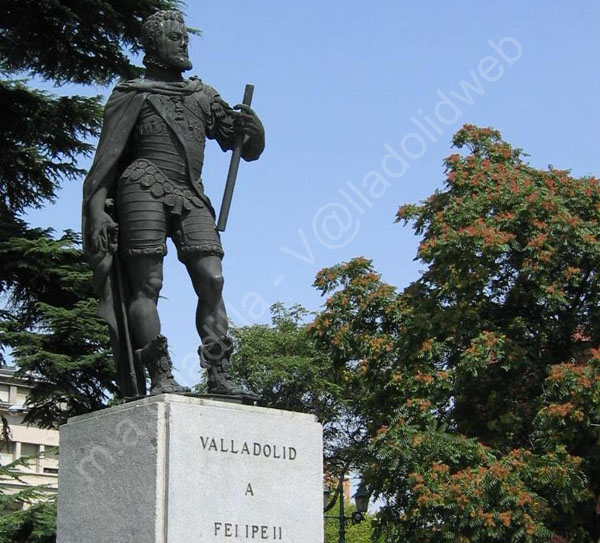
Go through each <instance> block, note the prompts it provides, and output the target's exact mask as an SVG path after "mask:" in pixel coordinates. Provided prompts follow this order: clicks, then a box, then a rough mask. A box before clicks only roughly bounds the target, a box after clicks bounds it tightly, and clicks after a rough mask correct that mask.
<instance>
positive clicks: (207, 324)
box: [185, 254, 229, 343]
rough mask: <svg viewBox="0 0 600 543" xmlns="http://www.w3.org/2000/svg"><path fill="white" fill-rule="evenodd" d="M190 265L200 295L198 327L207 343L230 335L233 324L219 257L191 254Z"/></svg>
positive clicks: (187, 263)
mask: <svg viewBox="0 0 600 543" xmlns="http://www.w3.org/2000/svg"><path fill="white" fill-rule="evenodd" d="M185 264H186V267H187V270H188V273H189V274H190V278H191V280H192V284H193V285H194V290H195V291H196V296H198V306H197V308H196V329H197V330H198V334H199V335H200V338H201V339H202V342H203V343H206V342H207V341H210V340H211V339H218V338H220V337H222V336H226V335H227V331H228V329H229V323H228V321H227V313H226V311H225V304H224V302H223V271H222V267H221V259H220V258H219V257H218V256H212V255H209V256H205V255H202V254H198V255H191V256H189V257H188V258H187V259H186V262H185Z"/></svg>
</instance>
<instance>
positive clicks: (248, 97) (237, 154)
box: [217, 85, 254, 232]
mask: <svg viewBox="0 0 600 543" xmlns="http://www.w3.org/2000/svg"><path fill="white" fill-rule="evenodd" d="M253 94H254V85H246V89H245V91H244V100H243V101H242V104H245V105H247V106H251V105H252V95H253ZM243 145H244V134H240V135H239V136H238V137H237V139H236V142H235V147H234V148H233V155H232V156H231V162H230V164H229V172H227V182H226V183H225V192H224V193H223V202H222V203H221V211H220V212H219V220H218V222H217V230H218V231H219V232H225V227H226V226H227V218H228V217H229V208H230V207H231V199H232V198H233V189H234V188H235V181H236V179H237V174H238V168H239V167H240V158H241V157H242V147H243Z"/></svg>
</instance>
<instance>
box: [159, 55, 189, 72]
mask: <svg viewBox="0 0 600 543" xmlns="http://www.w3.org/2000/svg"><path fill="white" fill-rule="evenodd" d="M162 60H163V62H164V63H165V64H167V65H168V66H169V67H170V68H175V69H177V70H180V71H182V72H186V71H187V70H191V69H192V61H191V60H190V59H189V57H188V56H187V55H186V54H183V53H180V54H172V55H166V56H165V57H162Z"/></svg>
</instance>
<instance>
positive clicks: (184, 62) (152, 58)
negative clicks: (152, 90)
mask: <svg viewBox="0 0 600 543" xmlns="http://www.w3.org/2000/svg"><path fill="white" fill-rule="evenodd" d="M144 64H146V65H154V66H158V67H159V68H163V69H167V70H168V69H172V70H177V71H178V72H185V71H187V70H191V69H192V61H191V60H190V58H189V56H188V54H187V53H184V52H176V53H172V52H167V51H164V50H161V49H160V48H159V49H158V51H155V52H154V54H149V55H146V58H145V59H144Z"/></svg>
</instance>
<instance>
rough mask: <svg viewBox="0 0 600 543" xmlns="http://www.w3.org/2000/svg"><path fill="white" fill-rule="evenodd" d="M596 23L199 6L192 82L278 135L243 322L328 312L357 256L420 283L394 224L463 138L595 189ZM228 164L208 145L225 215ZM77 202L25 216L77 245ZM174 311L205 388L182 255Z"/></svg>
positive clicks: (248, 226)
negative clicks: (334, 286) (248, 96)
mask: <svg viewBox="0 0 600 543" xmlns="http://www.w3.org/2000/svg"><path fill="white" fill-rule="evenodd" d="M599 18H600V3H598V2H597V1H594V0H581V1H577V2H567V1H559V0H550V1H549V0H545V1H542V0H528V1H527V2H524V1H523V0H520V1H516V0H505V1H504V2H491V1H487V2H481V1H476V0H470V1H466V0H454V1H452V2H448V1H442V0H435V1H433V0H431V1H424V0H412V1H399V0H378V1H374V2H364V1H359V0H322V1H320V2H318V1H316V0H312V1H304V2H298V1H293V0H260V1H259V2H248V1H247V0H220V1H219V2H198V1H195V0H192V1H190V2H188V9H187V22H188V24H189V25H190V26H193V27H196V28H200V29H202V31H203V36H202V37H195V36H192V37H191V43H190V57H191V59H192V61H193V63H194V69H193V70H192V72H190V74H195V75H198V76H199V77H201V78H202V79H203V80H204V81H206V82H207V83H209V84H210V85H212V86H213V87H215V88H216V89H218V90H219V91H220V93H221V94H222V96H223V97H224V98H225V99H226V100H227V101H229V102H230V103H231V104H232V105H233V104H235V103H237V102H239V101H241V98H242V94H243V90H244V85H245V84H246V83H253V84H254V85H255V87H256V88H255V93H254V102H253V106H254V108H255V109H256V111H257V113H258V114H259V115H260V116H261V119H262V121H263V123H264V125H265V128H266V132H267V147H266V150H265V152H264V154H263V156H262V157H261V159H260V160H259V161H258V162H254V163H251V164H246V163H242V165H241V166H240V172H239V177H238V183H237V186H236V193H235V194H234V200H233V205H232V209H231V215H230V221H229V224H228V227H227V231H226V232H225V233H224V234H223V236H222V239H223V244H224V246H225V251H226V257H225V260H224V272H225V278H226V283H225V298H226V302H227V304H228V307H229V310H230V317H231V318H232V319H233V320H234V321H235V322H236V323H237V324H248V323H255V322H268V320H269V312H268V307H269V305H271V304H272V303H274V302H276V301H283V302H284V303H286V304H293V303H296V302H299V303H301V304H303V305H304V306H305V307H307V308H308V309H310V310H318V308H319V306H320V305H321V303H322V302H323V300H322V299H321V298H320V297H319V295H318V293H317V292H316V291H315V290H314V289H313V288H312V287H311V284H312V282H313V279H314V276H315V274H316V272H317V271H318V270H319V269H321V268H323V267H325V266H330V265H333V264H336V263H338V262H341V261H345V260H348V259H350V258H352V257H355V256H358V255H362V256H365V257H368V258H371V259H373V260H374V262H375V267H376V269H377V270H378V271H379V272H380V273H382V274H383V278H384V279H385V280H386V281H388V282H390V283H392V284H394V285H396V286H397V287H398V288H404V287H406V286H407V285H408V284H409V283H410V282H411V281H412V280H414V279H416V278H417V277H418V274H419V270H420V264H419V263H417V262H414V260H413V259H414V256H415V252H416V247H417V244H418V239H417V238H415V237H414V236H413V234H412V230H411V229H410V228H409V227H402V226H400V225H397V224H394V222H393V221H394V215H395V212H396V210H397V208H398V207H399V205H401V204H403V203H409V202H418V201H420V200H422V199H424V198H426V197H427V196H428V195H429V194H431V193H432V192H433V191H434V190H435V189H440V188H442V187H443V181H444V175H443V167H442V161H443V159H444V157H446V156H447V155H448V154H450V153H451V150H450V139H451V136H452V134H453V133H454V132H456V130H458V128H460V126H461V125H462V124H464V123H473V124H478V125H482V126H483V125H485V126H493V127H494V128H497V129H499V130H500V131H501V132H502V134H503V136H504V137H505V139H506V140H508V141H509V142H510V143H512V144H513V145H515V146H517V147H521V148H523V149H524V150H525V151H526V152H527V153H529V154H530V162H531V164H533V165H534V166H536V167H547V165H548V164H552V165H554V166H555V167H557V168H570V169H572V172H573V174H574V175H577V176H579V175H581V176H583V175H599V174H600V154H599V153H598V152H597V149H598V128H599V127H600V108H598V104H597V101H598V97H600V70H599V65H600V60H599V59H600V30H599V24H598V23H599ZM69 90H70V89H69ZM56 92H66V89H62V90H61V89H57V90H56ZM82 92H85V93H90V92H92V93H99V94H103V95H105V96H107V95H108V93H109V92H110V89H103V88H96V89H91V90H90V89H86V90H84V91H82ZM229 158H230V154H224V153H222V152H221V151H220V149H219V148H218V145H217V144H216V143H215V142H209V144H208V152H207V157H206V165H205V170H204V174H203V179H204V184H205V187H206V190H207V192H208V195H209V196H210V197H211V199H212V201H213V205H214V206H215V207H216V208H217V209H218V208H219V205H220V201H221V196H222V193H223V186H224V181H225V177H226V173H227V167H228V163H229ZM86 164H87V163H86ZM80 202H81V182H71V183H67V184H65V188H64V190H63V191H62V192H61V194H60V200H59V202H58V203H57V204H56V205H54V206H48V207H46V208H45V209H43V210H41V211H35V212H32V213H30V214H29V215H28V217H27V218H28V220H29V221H30V222H32V223H33V224H35V225H40V226H52V227H54V228H55V229H56V230H58V231H60V230H62V229H64V228H73V229H76V230H79V228H80V226H79V225H80V218H79V213H80V205H81V203H80ZM162 295H163V297H164V298H163V299H162V300H161V302H160V311H161V317H162V321H163V333H165V335H167V337H168V338H169V340H170V347H171V351H172V353H173V360H174V363H175V365H176V367H177V368H178V369H179V373H178V377H179V378H180V380H181V381H183V382H184V383H186V384H193V383H195V382H197V381H198V362H197V355H196V349H197V346H198V338H197V334H196V331H195V327H194V310H195V296H194V294H193V290H192V288H191V285H190V283H189V280H188V278H187V276H186V273H185V270H184V269H183V267H182V266H181V265H180V264H179V262H178V261H177V259H176V256H175V250H174V248H173V247H172V246H171V247H170V252H169V255H168V257H167V262H166V268H165V287H164V289H163V293H162Z"/></svg>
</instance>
